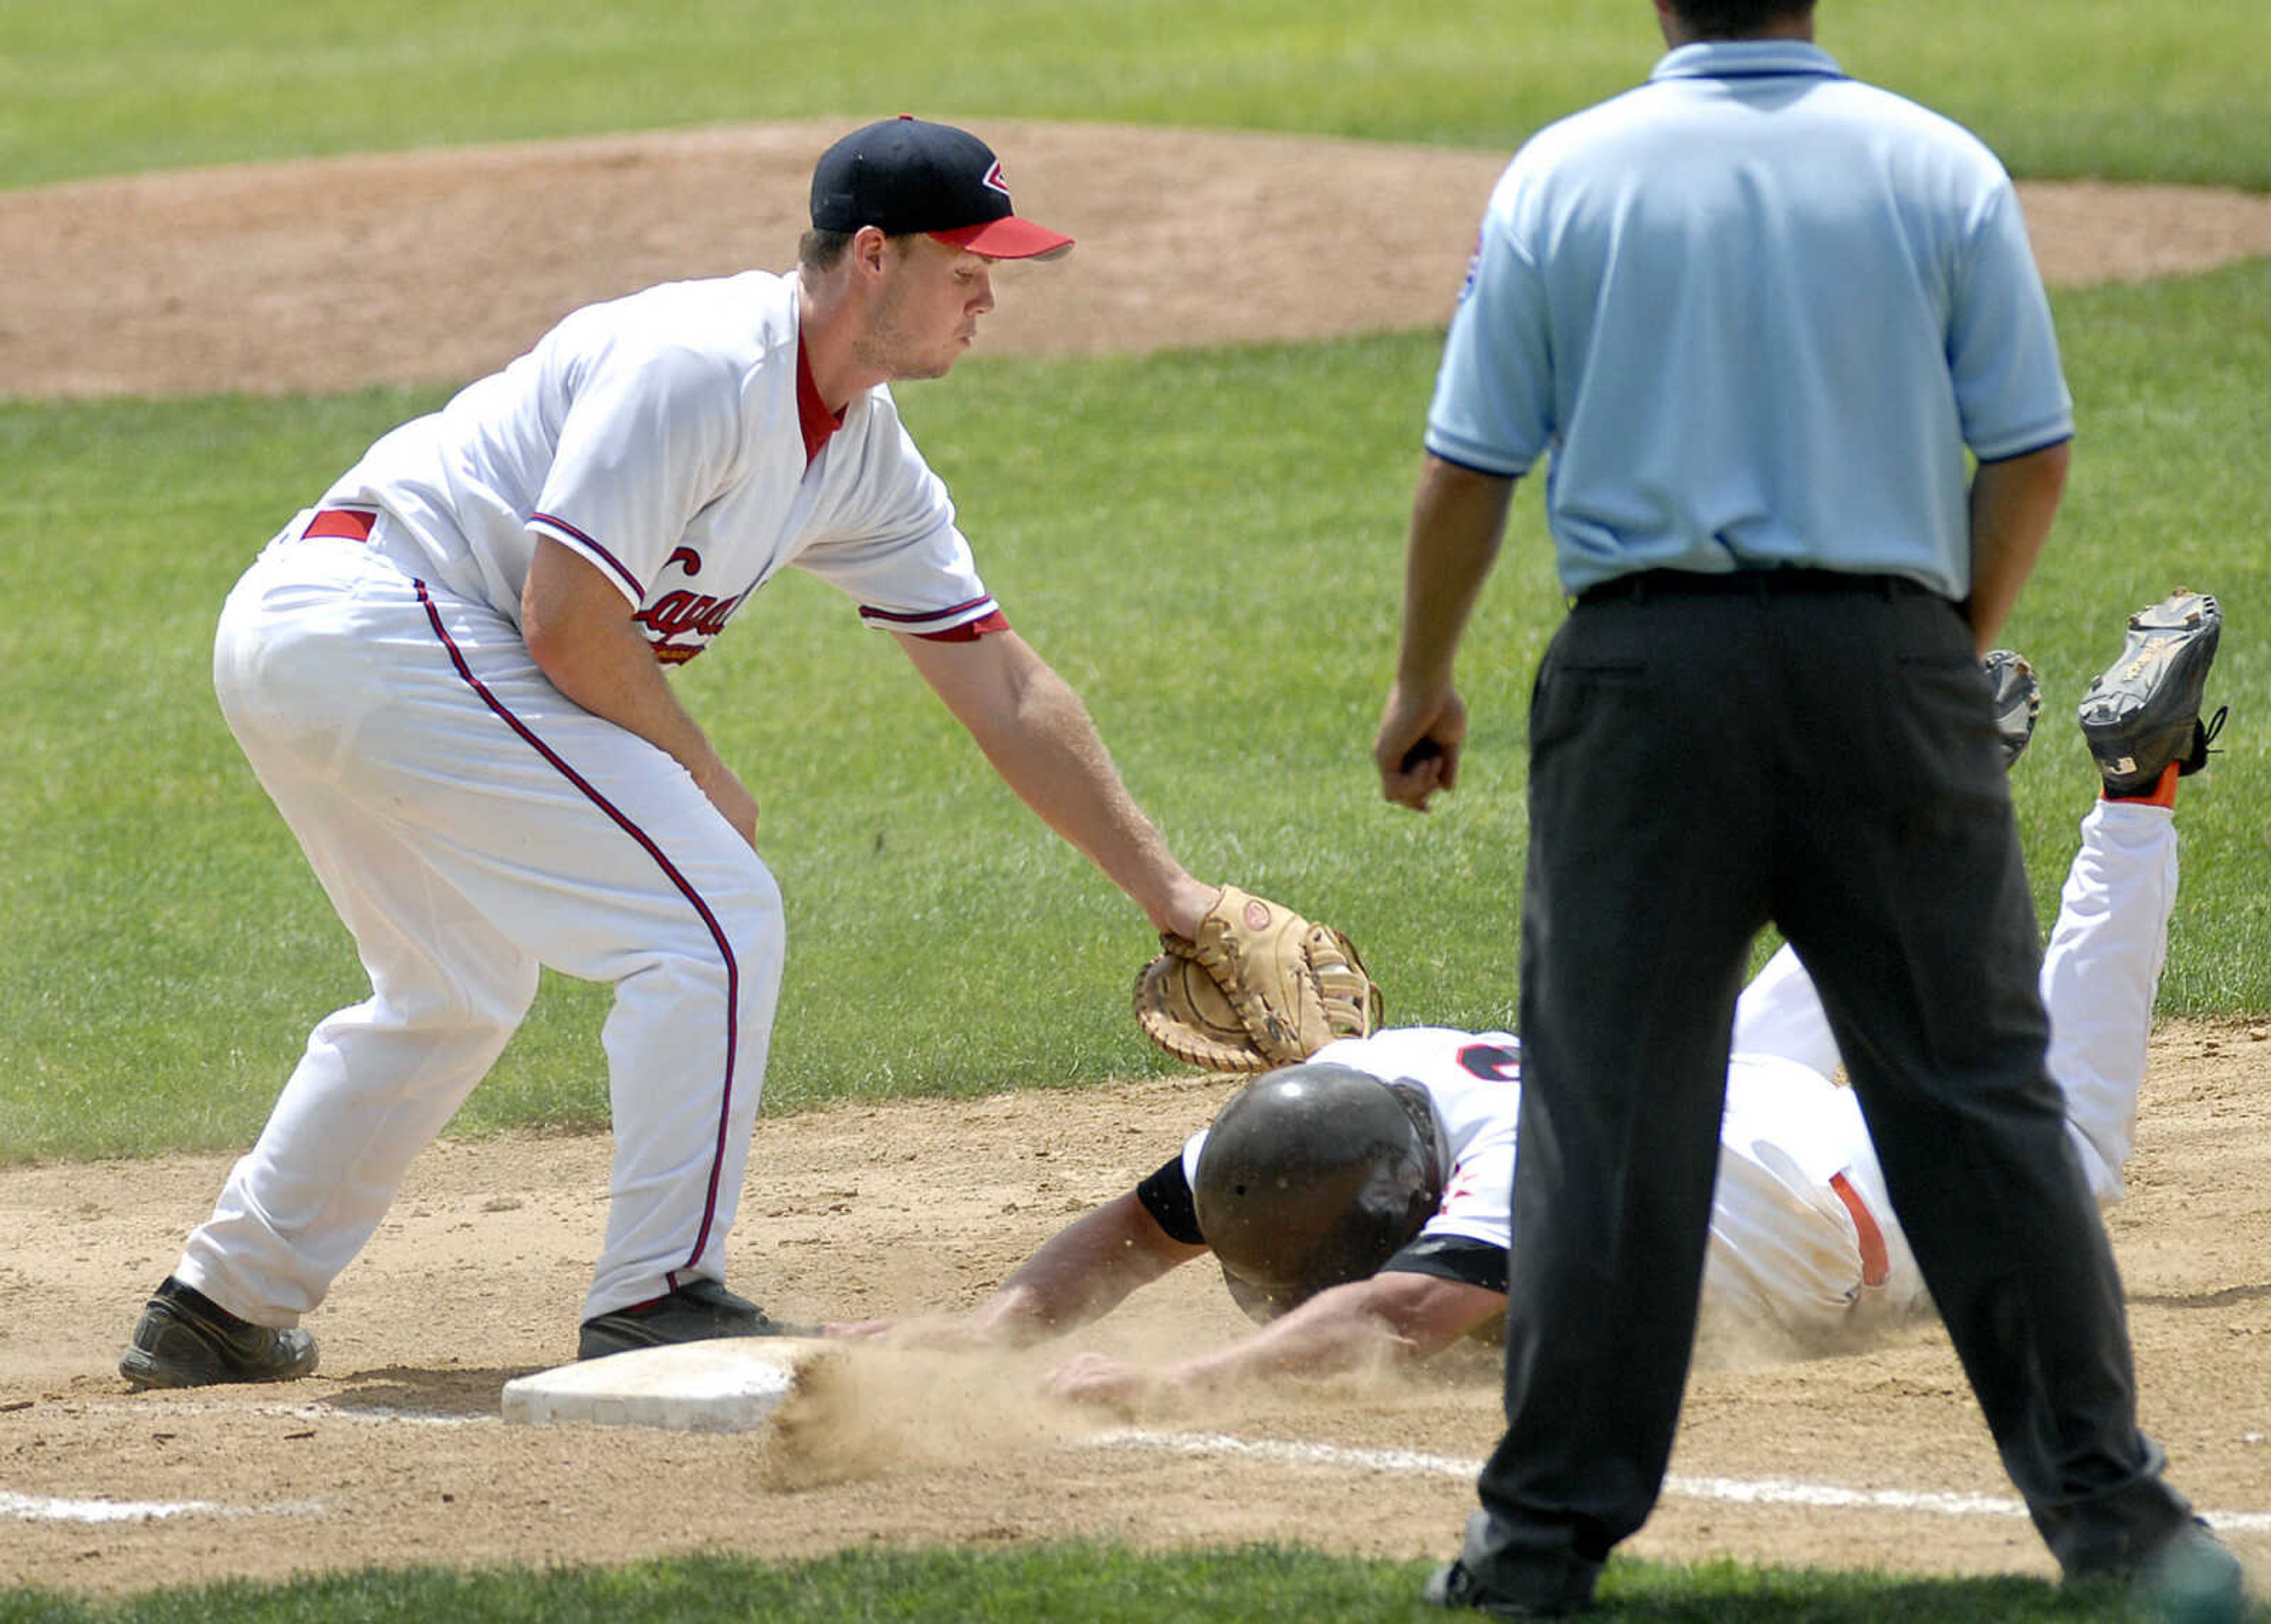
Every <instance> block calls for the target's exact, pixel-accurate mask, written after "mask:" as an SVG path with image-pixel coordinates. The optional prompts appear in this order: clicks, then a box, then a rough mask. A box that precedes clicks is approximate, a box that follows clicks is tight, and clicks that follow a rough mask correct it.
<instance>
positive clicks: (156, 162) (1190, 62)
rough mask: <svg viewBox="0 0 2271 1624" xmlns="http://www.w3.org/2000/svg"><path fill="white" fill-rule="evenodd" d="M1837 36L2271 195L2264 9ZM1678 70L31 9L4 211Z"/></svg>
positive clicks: (268, 13)
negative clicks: (473, 146)
mask: <svg viewBox="0 0 2271 1624" xmlns="http://www.w3.org/2000/svg"><path fill="white" fill-rule="evenodd" d="M1821 30H1822V38H1823V42H1824V43H1825V44H1826V45H1828V47H1829V48H1831V49H1832V50H1834V51H1835V52H1836V53H1837V54H1838V56H1839V57H1840V59H1841V61H1843V63H1844V65H1845V66H1846V67H1847V68H1848V69H1849V70H1850V71H1853V72H1855V73H1858V74H1860V75H1862V76H1863V77H1865V78H1873V79H1876V80H1878V81H1880V82H1881V83H1884V84H1887V85H1889V86H1892V87H1894V88H1895V89H1898V90H1901V91H1902V92H1904V93H1908V94H1910V95H1914V96H1917V97H1918V98H1919V99H1921V100H1924V101H1927V102H1929V103H1931V104H1932V105H1933V106H1935V107H1937V108H1940V109H1941V110H1943V111H1945V112H1947V113H1948V114H1950V115H1953V116H1955V117H1957V118H1959V119H1962V121H1963V122H1965V123H1969V124H1970V125H1971V126H1972V127H1973V128H1975V129H1977V130H1979V131H1980V133H1981V134H1982V135H1984V137H1985V138H1987V139H1988V141H1989V142H1990V144H1991V145H1994V146H1995V147H1996V148H1997V150H1998V151H1999V152H2001V153H2003V154H2004V155H2005V157H2006V158H2007V160H2008V161H2009V162H2010V163H2011V164H2012V165H2013V166H2014V168H2015V169H2016V170H2017V171H2018V172H2020V173H2022V174H2028V175H2106V176H2111V177H2116V178H2121V179H2131V180H2139V179H2152V180H2181V181H2215V182H2222V183H2229V184H2234V185H2240V186H2248V187H2255V188H2264V187H2271V112H2267V107H2266V103H2265V101H2264V99H2263V96H2262V94H2261V73H2262V64H2263V63H2265V62H2266V61H2267V60H2271V13H2267V11H2266V10H2265V8H2264V7H2263V6H2262V5H2261V4H2260V0H2197V3H2196V4H2191V5H2186V6H2178V7H2169V6H2158V5H2153V4H2145V3H2144V0H2061V3H2060V4H2057V5H2054V6H2051V5H2036V6H2022V5H1999V6H1981V5H1978V4H1971V3H1970V0H1830V3H1829V4H1826V5H1824V6H1823V7H1822V11H1821ZM1659 49H1660V41H1659V38H1658V36H1657V33H1656V27H1655V20H1654V18H1653V16H1652V14H1651V13H1650V11H1649V8H1648V6H1647V5H1645V4H1642V0H1531V3H1530V4H1524V5H1519V6H1480V7H1478V6H1471V5H1461V6H1448V5H1437V6H1422V7H1416V8H1415V7H1410V6H1381V5H1377V4H1359V3H1358V0H1149V3H1147V4H1141V5H1125V4H1101V3H1100V0H987V4H945V3H942V0H867V4H862V5H860V6H858V7H855V8H852V9H849V10H845V9H843V8H837V7H830V6H822V5H783V4H758V3H757V0H644V4H639V5H637V6H629V5H623V4H616V3H615V0H541V3H539V0H484V3H483V4H478V5H476V4H468V3H467V0H395V3H394V4H385V5H369V4H347V3H346V0H304V3H303V4H294V5H289V6H279V5H273V4H264V3H263V0H201V4H197V5H194V6H183V5H179V4H174V3H173V0H101V4H81V5H36V4H31V3H30V0H9V4H4V5H0V186H16V185H25V184H29V183H35V182H42V181H54V180H62V179H67V178H72V177H78V176H85V175H105V174H119V173H125V172H130V171H135V170H141V169H150V168H171V167H178V166H182V165H192V164H205V163H216V162H224V161H233V160H247V159H261V158H279V157H299V156H306V155H312V154H321V153H349V152H360V151H366V150H375V149H384V148H398V147H411V146H438V145H450V144H454V143H463V142H473V141H494V140H510V139H522V138H535V137H547V136H562V135H572V134H580V133H588V132H594V131H607V130H625V129H638V128H656V127H662V126H672V125H689V124H698V123H718V122H725V121H741V120H749V119H772V118H791V117H827V118H843V119H845V120H846V121H847V122H849V121H852V120H854V119H857V118H862V117H868V116H879V115H886V114H889V113H893V112H898V111H914V112H921V113H925V114H928V115H934V116H941V117H960V118H964V119H971V120H975V119H982V118H1001V117H1009V116H1022V117H1038V118H1075V119H1096V120H1105V121H1115V122H1129V123H1182V124H1199V125H1217V126H1224V127H1234V128H1252V129H1268V130H1299V131H1308V132H1316V133H1336V134H1343V135H1351V136H1359V137H1368V138H1394V139H1404V140H1417V141H1428V142H1448V143H1456V144H1469V145H1483V146H1492V147H1496V146H1508V145H1512V144H1513V143H1514V142H1515V140H1517V139H1519V138H1521V137H1522V136H1523V135H1524V134H1526V133H1528V132H1529V131H1530V130H1533V129H1535V128H1537V127H1538V125H1540V124H1541V123H1545V122H1546V121H1547V120H1549V119H1552V118H1554V117H1557V116H1559V115H1562V114H1564V113H1567V112H1570V111H1572V110H1574V109H1575V108H1578V107H1580V106H1582V105H1584V104H1585V103H1587V102H1589V101H1595V100H1597V99H1599V98H1600V97H1602V96H1605V95H1607V94H1610V93H1613V92H1615V91H1617V90H1619V89H1622V88H1623V87H1625V86H1627V85H1629V84H1631V83H1633V82H1634V80H1635V79H1636V78H1639V77H1640V76H1641V75H1642V74H1643V73H1644V72H1645V71H1646V70H1647V68H1648V65H1649V62H1650V61H1651V60H1652V59H1653V57H1654V56H1655V55H1656V54H1657V51H1658V50H1659ZM1012 173H1013V174H1014V173H1015V166H1014V163H1013V164H1012Z"/></svg>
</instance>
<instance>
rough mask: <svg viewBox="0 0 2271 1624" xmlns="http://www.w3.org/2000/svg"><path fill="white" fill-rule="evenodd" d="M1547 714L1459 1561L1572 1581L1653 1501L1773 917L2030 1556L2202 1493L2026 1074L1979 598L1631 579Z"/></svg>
mask: <svg viewBox="0 0 2271 1624" xmlns="http://www.w3.org/2000/svg"><path fill="white" fill-rule="evenodd" d="M1525 885H1526V890H1525V895H1524V898H1523V916H1522V1050H1523V1098H1522V1115H1521V1137H1520V1142H1519V1151H1518V1156H1519V1173H1518V1176H1517V1178H1516V1180H1515V1200H1514V1233H1515V1248H1514V1257H1513V1265H1512V1274H1511V1278H1510V1281H1509V1287H1508V1310H1507V1338H1506V1408H1507V1418H1508V1427H1507V1432H1506V1435H1505V1437H1504V1439H1503V1440H1502V1441H1500V1445H1499V1447H1498V1449H1497V1450H1496V1451H1495V1453H1494V1454H1493V1456H1492V1457H1491V1459H1490V1461H1489V1462H1488V1464H1486V1465H1485V1468H1484V1470H1483V1473H1482V1478H1481V1482H1480V1494H1481V1499H1482V1503H1483V1506H1484V1510H1485V1514H1484V1515H1482V1516H1478V1517H1477V1518H1475V1519H1474V1521H1473V1523H1471V1526H1470V1529H1469V1536H1468V1544H1467V1549H1466V1551H1465V1553H1464V1556H1465V1560H1466V1562H1467V1565H1468V1567H1469V1568H1471V1569H1472V1570H1474V1572H1475V1575H1476V1577H1477V1578H1478V1579H1479V1580H1480V1581H1481V1582H1482V1583H1484V1585H1485V1587H1487V1589H1488V1590H1491V1591H1493V1592H1495V1593H1497V1594H1500V1595H1502V1596H1505V1597H1507V1598H1509V1599H1514V1600H1518V1601H1523V1602H1526V1603H1529V1604H1530V1605H1540V1606H1544V1607H1549V1608H1550V1607H1567V1606H1574V1605H1580V1604H1582V1602H1583V1601H1584V1600H1585V1599H1586V1598H1588V1597H1590V1593H1591V1590H1592V1586H1593V1582H1594V1579H1595V1578H1596V1577H1597V1574H1598V1572H1599V1568H1600V1565H1601V1563H1602V1561H1604V1559H1605V1557H1606V1556H1607V1554H1608V1552H1609V1549H1610V1547H1611V1546H1613V1545H1615V1544H1616V1543H1617V1542H1618V1541H1619V1540H1620V1539H1622V1538H1625V1537H1626V1536H1627V1535H1628V1534H1630V1533H1632V1532H1633V1531H1634V1530H1635V1529H1637V1528H1638V1527H1639V1526H1640V1525H1641V1523H1642V1522H1643V1521H1645V1520H1646V1518H1647V1516H1648V1514H1649V1509H1650V1508H1651V1507H1652V1506H1653V1505H1654V1503H1655V1501H1656V1497H1657V1493H1658V1491H1659V1490H1660V1489H1661V1487H1662V1485H1663V1479H1664V1468H1665V1464H1666V1463H1667V1461H1668V1459H1669V1457H1670V1455H1671V1449H1672V1434H1673V1431H1674V1428H1675V1427H1676V1425H1677V1422H1678V1419H1679V1404H1680V1398H1681V1395H1682V1392H1683V1389H1684V1388H1685V1386H1686V1376H1687V1367H1688V1360H1689V1355H1690V1351H1691V1349H1692V1346H1693V1344H1694V1332H1695V1319H1696V1310H1697V1300H1698V1292H1699V1287H1700V1284H1701V1278H1702V1269H1703V1259H1704V1252H1705V1245H1706V1240H1707V1226H1708V1224H1709V1214H1710V1206H1711V1194H1712V1186H1713V1181H1714V1179H1715V1176H1716V1167H1717V1161H1718V1145H1719V1137H1718V1129H1719V1116H1720V1112H1721V1108H1722V1106H1723V1104H1724V1097H1725V1090H1726V1068H1727V1058H1728V1046H1729V1041H1730V1030H1731V1023H1732V1020H1733V1016H1734V1009H1735V1000H1736V995H1737V994H1738V992H1739V990H1740V987H1741V982H1742V977H1743V974H1744V972H1745V970H1746V965H1747V963H1748V957H1749V949H1750V946H1751V943H1752V942H1753V941H1754V938H1755V936H1756V935H1757V934H1758V932H1759V930H1760V928H1761V927H1762V926H1764V925H1766V924H1767V923H1768V921H1769V920H1771V921H1772V922H1774V923H1775V924H1776V925H1778V926H1779V927H1781V928H1782V930H1783V934H1784V935H1786V936H1788V937H1789V939H1790V941H1791V943H1792V945H1793V946H1794V947H1795V948H1796V949H1797V950H1798V955H1799V957H1801V958H1802V959H1803V960H1804V962H1805V964H1806V968H1807V969H1808V970H1809V971H1810V972H1812V974H1813V979H1814V980H1815V982H1816V984H1817V985H1818V987H1820V989H1821V995H1822V1001H1823V1002H1824V1004H1825V1005H1826V1006H1827V1008H1828V1014H1829V1018H1830V1022H1831V1024H1832V1027H1833V1029H1834V1030H1835V1033H1836V1037H1837V1042H1838V1047H1839V1050H1840V1052H1841V1053H1842V1054H1843V1057H1844V1061H1845V1065H1846V1069H1847V1073H1848V1076H1850V1079H1851V1081H1852V1084H1853V1086H1854V1088H1855V1090H1856V1091H1857V1092H1858V1095H1859V1099H1860V1104H1861V1106H1862V1110H1863V1114H1864V1115H1865V1117H1866V1118H1867V1121H1868V1123H1869V1128H1870V1132H1871V1134H1872V1136H1873V1138H1874V1139H1875V1142H1876V1145H1877V1150H1878V1154H1879V1157H1880V1160H1881V1162H1882V1164H1883V1166H1884V1172H1885V1180H1886V1183H1887V1185H1888V1188H1889V1190H1890V1192H1891V1196H1892V1200H1893V1205H1894V1208H1895V1211H1897V1212H1898V1214H1899V1216H1900V1220H1901V1224H1902V1227H1903V1228H1904V1229H1905V1230H1906V1231H1907V1232H1908V1236H1909V1240H1910V1243H1911V1245H1912V1246H1913V1248H1914V1249H1915V1252H1916V1255H1917V1263H1919V1264H1920V1265H1921V1266H1922V1269H1923V1271H1924V1277H1925V1282H1926V1284H1927V1285H1929V1286H1930V1287H1931V1290H1932V1296H1933V1299H1934V1300H1935V1302H1936V1304H1937V1305H1938V1307H1939V1309H1940V1315H1941V1317H1942V1318H1943V1320H1944V1321H1945V1322H1946V1323H1947V1329H1948V1333H1949V1335H1950V1337H1951V1338H1952V1339H1953V1341H1954V1343H1955V1349H1956V1352H1957V1354H1958V1355H1959V1356H1960V1357H1961V1359H1962V1362H1963V1367H1964V1369H1965V1372H1966V1373H1967V1374H1968V1375H1969V1378H1970V1381H1971V1385H1972V1389H1973V1390H1974V1391H1975V1393H1976V1394H1977V1397H1978V1399H1979V1404H1980V1406H1981V1408H1982V1410H1983V1411H1984V1412H1985V1415H1986V1419H1987V1422H1988V1426H1989V1427H1990V1428H1991V1429H1992V1432H1993V1434H1994V1437H1995V1441H1996V1444H1997V1447H1998V1448H1999V1450H2000V1451H2001V1454H2002V1459H2003V1464H2004V1466H2005V1468H2006V1470H2007V1471H2009V1473H2010V1475H2011V1478H2012V1479H2013V1481H2014V1482H2015V1483H2016V1484H2017V1486H2018V1487H2019V1488H2020V1490H2021V1492H2022V1494H2024V1495H2025V1497H2026V1501H2027V1505H2028V1508H2029V1510H2030V1511H2031V1512H2032V1514H2033V1516H2034V1519H2035V1522H2036V1526H2037V1528H2039V1529H2040V1530H2041V1531H2042V1534H2043V1536H2044V1539H2045V1540H2046V1541H2047V1542H2048V1544H2049V1546H2050V1547H2051V1552H2052V1553H2054V1554H2055V1555H2056V1556H2057V1557H2058V1559H2059V1561H2060V1563H2061V1564H2062V1565H2063V1566H2064V1567H2065V1568H2066V1569H2067V1571H2069V1572H2084V1571H2090V1570H2093V1569H2099V1568H2113V1567H2118V1566H2120V1565H2122V1564H2124V1563H2126V1561H2129V1560H2130V1559H2131V1558H2132V1557H2133V1555H2134V1554H2135V1553H2138V1552H2140V1551H2142V1550H2144V1549H2147V1548H2149V1547H2150V1546H2152V1545H2154V1544H2156V1543H2157V1542H2158V1541H2159V1540H2160V1539H2161V1538H2163V1537H2165V1536H2166V1534H2167V1533H2168V1532H2169V1531H2170V1529H2171V1528H2172V1527H2174V1526H2175V1525H2176V1524H2177V1523H2178V1522H2179V1521H2181V1520H2182V1519H2183V1518H2184V1517H2185V1516H2187V1515H2188V1514H2189V1510H2190V1508H2189V1507H2188V1506H2187V1505H2186V1504H2185V1501H2183V1500H2182V1499H2181V1498H2180V1497H2179V1496H2178V1495H2177V1494H2175V1493H2174V1492H2173V1491H2172V1490H2170V1489H2169V1488H2168V1487H2167V1486H2165V1485H2164V1484H2163V1482H2162V1481H2161V1476H2160V1472H2161V1466H2162V1456H2161V1454H2160V1451H2159V1450H2158V1449H2157V1448H2156V1447H2155V1446H2154V1445H2153V1444H2152V1443H2151V1442H2149V1441H2148V1440H2147V1439H2146V1438H2144V1437H2143V1436H2142V1435H2141V1434H2140V1433H2139V1432H2138V1430H2137V1426H2136V1419H2135V1388H2134V1381H2133V1374H2132V1367H2131V1360H2130V1351H2129V1336H2128V1326H2127V1322H2126V1317H2125V1315H2124V1311H2123V1307H2122V1299H2121V1287H2120V1282H2119V1280H2118V1278H2117V1276H2116V1274H2115V1270H2114V1263H2113V1256H2112V1252H2111V1248H2110V1247H2109V1246H2108V1244H2107V1241H2106V1237H2105V1231H2104V1227H2103V1224H2102V1222H2101V1221H2100V1219H2099V1217H2098V1213H2097V1209H2096V1203H2094V1201H2093V1200H2092V1198H2091V1196H2090V1195H2089V1188H2088V1186H2087V1184H2086V1182H2085V1181H2084V1179H2083V1175H2082V1173H2081V1166H2080V1164H2079V1162H2078V1161H2077V1160H2076V1158H2075V1157H2074V1152H2073V1151H2072V1150H2071V1148H2070V1147H2069V1145H2068V1144H2067V1141H2066V1129H2065V1124H2064V1114H2063V1111H2062V1107H2061V1104H2060V1099H2059V1092H2058V1090H2057V1088H2056V1086H2055V1085H2054V1084H2052V1083H2051V1080H2050V1076H2049V1074H2048V1073H2047V1071H2046V1070H2045V1069H2044V1047H2045V1042H2046V1039H2047V1035H2048V1021H2047V1019H2046V1017H2045V1016H2044V1011H2043V1006H2042V1002H2041V998H2040V995H2039V993H2038V991H2037V987H2036V980H2037V976H2038V972H2039V966H2040V961H2041V948H2040V942H2039V938H2038V935H2037V933H2036V922H2035V915H2034V906H2033V903H2032V900H2031V898H2030V897H2029V892H2028V887H2027V880H2026V875H2025V873H2024V870H2023V868H2022V860H2021V854H2020V850H2019V844H2018V835H2017V830H2016V826H2015V824H2014V821H2013V818H2012V814H2011V803H2010V796H2009V791H2008V788H2007V785H2006V782H2005V776H2004V771H2003V767H2002V764H2001V756H2000V753H1999V745H1998V742H1997V740H1996V737H1995V733H1994V728H1993V725H1992V718H1991V713H1990V706H1989V703H1988V690H1987V685H1986V682H1985V679H1984V677H1983V675H1982V674H1981V673H1980V670H1979V667H1978V663H1977V659H1976V657H1975V654H1974V652H1973V650H1972V646H1971V637H1970V632H1969V627H1968V626H1967V625H1966V624H1965V622H1963V620H1962V616H1961V615H1959V614H1958V613H1957V612H1956V610H1955V608H1954V607H1952V606H1951V605H1949V604H1948V603H1947V601H1946V600H1942V599H1940V598H1938V597H1936V596H1934V595H1932V594H1931V593H1929V592H1925V591H1924V590H1923V589H1921V588H1919V587H1916V586H1914V585H1909V584H1906V583H1902V582H1898V581H1895V580H1892V579H1890V578H1888V577H1855V576H1836V575H1828V574H1826V573H1823V572H1819V571H1812V570H1777V571H1770V572H1758V573H1754V574H1746V575H1743V576H1739V577H1700V576H1693V575H1671V574H1666V573H1662V572H1657V573H1651V574H1648V575H1643V576H1638V577H1627V580H1625V581H1624V582H1621V583H1619V584H1617V585H1614V586H1612V588H1609V589H1598V590H1597V591H1596V592H1592V593H1590V594H1588V596H1587V597H1586V598H1585V599H1584V600H1582V601H1581V602H1580V603H1579V604H1578V606H1577V607H1575V609H1574V610H1573V611H1572V612H1571V614H1570V616H1569V618H1568V620H1567V622H1566V623H1565V624H1564V625H1563V626H1562V628H1561V629H1560V632H1559V633H1558V634H1557V635H1556V636H1555V637H1554V639H1553V643H1552V646H1551V648H1550V649H1549V650H1548V651H1547V653H1546V656H1545V660H1544V662H1543V664H1542V665H1541V666H1540V667H1539V670H1538V679H1537V685H1536V688H1535V690H1534V692H1533V694H1532V697H1531V703H1530V850H1529V863H1528V871H1527V877H1526V881H1525Z"/></svg>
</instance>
